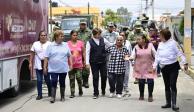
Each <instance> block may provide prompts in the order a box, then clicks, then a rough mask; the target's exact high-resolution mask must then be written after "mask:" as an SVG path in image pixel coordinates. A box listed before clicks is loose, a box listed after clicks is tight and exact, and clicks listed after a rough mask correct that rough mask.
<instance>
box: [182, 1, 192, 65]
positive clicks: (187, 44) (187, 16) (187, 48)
mask: <svg viewBox="0 0 194 112" xmlns="http://www.w3.org/2000/svg"><path fill="white" fill-rule="evenodd" d="M183 44H184V53H185V55H186V57H187V61H188V63H189V65H190V64H191V0H185V10H184V43H183Z"/></svg>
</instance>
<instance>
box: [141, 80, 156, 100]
mask: <svg viewBox="0 0 194 112" xmlns="http://www.w3.org/2000/svg"><path fill="white" fill-rule="evenodd" d="M138 80H139V92H140V97H144V88H145V82H146V79H138ZM147 83H148V95H149V97H152V96H153V95H152V93H153V89H154V79H147Z"/></svg>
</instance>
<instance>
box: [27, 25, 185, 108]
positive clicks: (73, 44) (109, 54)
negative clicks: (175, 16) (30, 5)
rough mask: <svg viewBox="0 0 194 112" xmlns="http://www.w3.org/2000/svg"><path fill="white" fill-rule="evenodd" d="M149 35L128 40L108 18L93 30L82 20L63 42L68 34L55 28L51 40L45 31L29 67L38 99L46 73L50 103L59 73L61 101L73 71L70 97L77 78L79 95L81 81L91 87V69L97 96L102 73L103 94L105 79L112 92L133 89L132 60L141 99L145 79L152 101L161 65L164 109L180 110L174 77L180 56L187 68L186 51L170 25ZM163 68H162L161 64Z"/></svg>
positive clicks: (73, 91)
mask: <svg viewBox="0 0 194 112" xmlns="http://www.w3.org/2000/svg"><path fill="white" fill-rule="evenodd" d="M149 34H150V36H149V38H148V36H147V35H145V34H144V33H139V35H137V36H136V37H135V43H136V44H134V45H131V44H130V41H129V40H128V38H127V35H126V32H122V31H121V32H116V31H115V30H114V24H113V23H108V30H106V31H104V32H102V30H101V29H99V28H94V29H93V30H92V31H90V30H89V29H88V28H87V24H86V22H80V29H79V30H72V31H71V33H70V36H71V39H70V40H69V41H68V42H63V40H64V33H63V31H61V30H57V31H55V32H54V34H53V42H49V41H48V39H47V35H46V32H44V31H41V32H40V34H39V40H38V41H36V42H34V44H33V46H32V48H31V51H32V52H31V57H30V64H29V67H30V69H31V70H32V67H33V68H34V69H35V71H36V75H37V90H38V96H37V98H36V99H37V100H40V99H42V81H43V76H44V79H45V82H46V84H47V87H48V96H51V100H50V102H51V103H54V102H55V98H56V89H57V82H58V77H59V83H60V93H61V101H64V100H65V79H66V75H67V74H68V75H69V79H70V91H71V95H70V98H74V97H75V79H76V80H77V83H78V90H79V92H78V94H79V96H82V95H83V90H82V86H84V87H86V88H88V87H89V84H88V78H89V74H90V70H91V73H92V79H93V88H94V91H93V98H94V99H97V98H98V97H99V87H98V86H99V77H100V78H101V94H102V96H105V94H106V83H107V79H108V82H109V86H110V89H109V91H110V94H109V97H111V98H112V97H114V95H116V96H117V97H118V98H121V97H122V92H125V94H128V93H129V88H128V80H129V74H130V72H129V71H130V69H131V68H130V64H131V62H132V66H133V77H134V78H135V79H137V81H138V85H139V92H140V97H139V100H144V88H145V84H146V83H147V84H148V101H149V102H152V101H153V90H154V79H155V78H156V77H157V74H159V72H157V70H158V71H160V70H161V72H162V75H163V79H164V84H165V95H166V105H164V106H162V108H170V107H172V109H173V110H175V111H176V110H178V109H179V108H178V107H177V106H176V96H177V90H176V82H177V77H178V72H179V69H180V65H179V62H178V61H177V57H181V59H182V62H181V63H182V64H183V65H184V69H185V70H187V68H188V65H187V63H186V59H185V57H184V55H183V53H182V52H181V51H180V50H179V49H178V47H177V44H176V42H175V41H174V40H173V39H172V37H171V33H170V31H169V30H168V29H163V30H161V31H160V32H159V34H160V36H159V35H158V33H157V29H156V28H149ZM159 68H160V69H159Z"/></svg>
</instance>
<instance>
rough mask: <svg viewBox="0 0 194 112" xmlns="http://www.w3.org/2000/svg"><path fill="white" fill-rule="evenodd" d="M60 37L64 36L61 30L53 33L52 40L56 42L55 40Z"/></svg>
mask: <svg viewBox="0 0 194 112" xmlns="http://www.w3.org/2000/svg"><path fill="white" fill-rule="evenodd" d="M60 35H64V33H63V31H62V30H56V31H55V32H54V36H53V40H54V41H56V38H57V37H59V36H60Z"/></svg>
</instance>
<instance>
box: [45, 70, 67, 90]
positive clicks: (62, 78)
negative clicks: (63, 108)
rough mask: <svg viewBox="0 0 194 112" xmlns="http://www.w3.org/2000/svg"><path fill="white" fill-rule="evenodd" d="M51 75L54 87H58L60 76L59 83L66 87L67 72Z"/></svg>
mask: <svg viewBox="0 0 194 112" xmlns="http://www.w3.org/2000/svg"><path fill="white" fill-rule="evenodd" d="M49 74H50V75H51V85H52V88H57V82H58V77H59V84H60V87H61V88H65V78H66V75H67V73H49Z"/></svg>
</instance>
